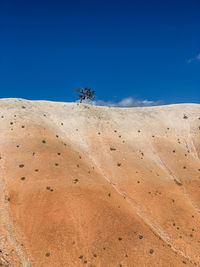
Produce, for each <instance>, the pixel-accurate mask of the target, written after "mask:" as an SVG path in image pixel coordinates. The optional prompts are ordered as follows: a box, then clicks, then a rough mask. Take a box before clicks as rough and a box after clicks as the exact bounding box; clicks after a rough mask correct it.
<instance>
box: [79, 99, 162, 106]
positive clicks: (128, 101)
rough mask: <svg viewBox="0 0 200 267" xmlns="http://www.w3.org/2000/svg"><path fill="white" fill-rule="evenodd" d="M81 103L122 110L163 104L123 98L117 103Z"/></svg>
mask: <svg viewBox="0 0 200 267" xmlns="http://www.w3.org/2000/svg"><path fill="white" fill-rule="evenodd" d="M82 103H85V104H90V105H94V106H107V107H122V108H128V107H149V106H159V105H163V104H164V103H163V102H162V101H149V100H139V99H135V98H133V97H127V98H123V99H122V100H120V101H119V102H113V101H104V100H83V102H82Z"/></svg>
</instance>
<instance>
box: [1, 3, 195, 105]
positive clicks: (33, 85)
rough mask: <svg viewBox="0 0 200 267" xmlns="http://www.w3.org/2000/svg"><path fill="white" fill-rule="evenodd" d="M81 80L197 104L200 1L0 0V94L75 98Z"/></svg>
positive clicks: (107, 93)
mask: <svg viewBox="0 0 200 267" xmlns="http://www.w3.org/2000/svg"><path fill="white" fill-rule="evenodd" d="M79 87H90V88H92V89H93V90H95V92H96V99H98V100H101V101H105V102H106V101H112V102H117V103H119V102H120V101H123V100H124V99H127V98H128V99H139V100H141V102H142V100H148V101H155V103H157V101H160V100H161V101H163V102H164V103H166V104H168V103H186V102H187V103H200V2H199V0H196V1H195V0H187V1H185V0H180V1H179V0H173V1H171V0H168V1H154V0H152V1H149V0H148V1H143V0H138V1H134V0H132V1H126V0H123V1H117V0H116V1H109V0H107V1H104V0H100V1H98V0H93V1H87V0H84V1H83V0H82V1H76V0H73V1H61V0H56V1H52V0H48V1H47V0H46V1H44V0H40V1H38V0H34V1H33V0H28V1H27V0H26V1H22V0H18V1H15V0H1V1H0V88H1V95H0V97H1V98H4V97H6V98H7V97H17V98H26V99H34V100H40V99H43V100H53V101H65V102H72V101H75V100H76V99H77V93H76V92H75V89H76V88H79ZM153 103H154V102H153Z"/></svg>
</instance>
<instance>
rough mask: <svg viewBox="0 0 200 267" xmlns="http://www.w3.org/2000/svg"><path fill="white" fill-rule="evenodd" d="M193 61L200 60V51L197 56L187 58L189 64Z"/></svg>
mask: <svg viewBox="0 0 200 267" xmlns="http://www.w3.org/2000/svg"><path fill="white" fill-rule="evenodd" d="M193 61H200V53H199V54H198V55H197V56H196V57H193V58H189V59H186V62H187V63H188V64H190V63H192V62H193Z"/></svg>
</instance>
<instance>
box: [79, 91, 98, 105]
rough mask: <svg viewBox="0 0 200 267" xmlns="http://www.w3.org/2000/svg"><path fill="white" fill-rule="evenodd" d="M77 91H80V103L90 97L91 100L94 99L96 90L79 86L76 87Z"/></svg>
mask: <svg viewBox="0 0 200 267" xmlns="http://www.w3.org/2000/svg"><path fill="white" fill-rule="evenodd" d="M76 92H78V93H79V95H78V99H79V100H80V103H82V101H83V100H85V99H89V100H93V99H94V93H95V91H91V88H78V89H76Z"/></svg>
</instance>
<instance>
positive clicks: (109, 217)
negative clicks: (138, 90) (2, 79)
mask: <svg viewBox="0 0 200 267" xmlns="http://www.w3.org/2000/svg"><path fill="white" fill-rule="evenodd" d="M0 166H1V168H0V193H1V202H0V264H1V266H14V267H18V266H27V267H28V266H37V267H38V266H41V267H51V266H54V267H60V266H70V267H71V266H72V267H73V266H89V267H95V266H96V267H97V266H98V267H101V266H102V267H105V266H106V267H107V266H108V267H112V266H113V267H115V266H119V267H120V266H123V267H124V266H128V267H134V266H140V267H143V266H162V267H163V266H164V267H165V266H166V267H169V266H185V265H186V266H194V265H196V266H199V265H200V254H199V251H200V232H199V226H200V105H199V104H180V105H169V106H156V107H145V108H110V107H97V106H90V105H86V104H78V103H61V102H48V101H28V100H23V99H1V100H0Z"/></svg>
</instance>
